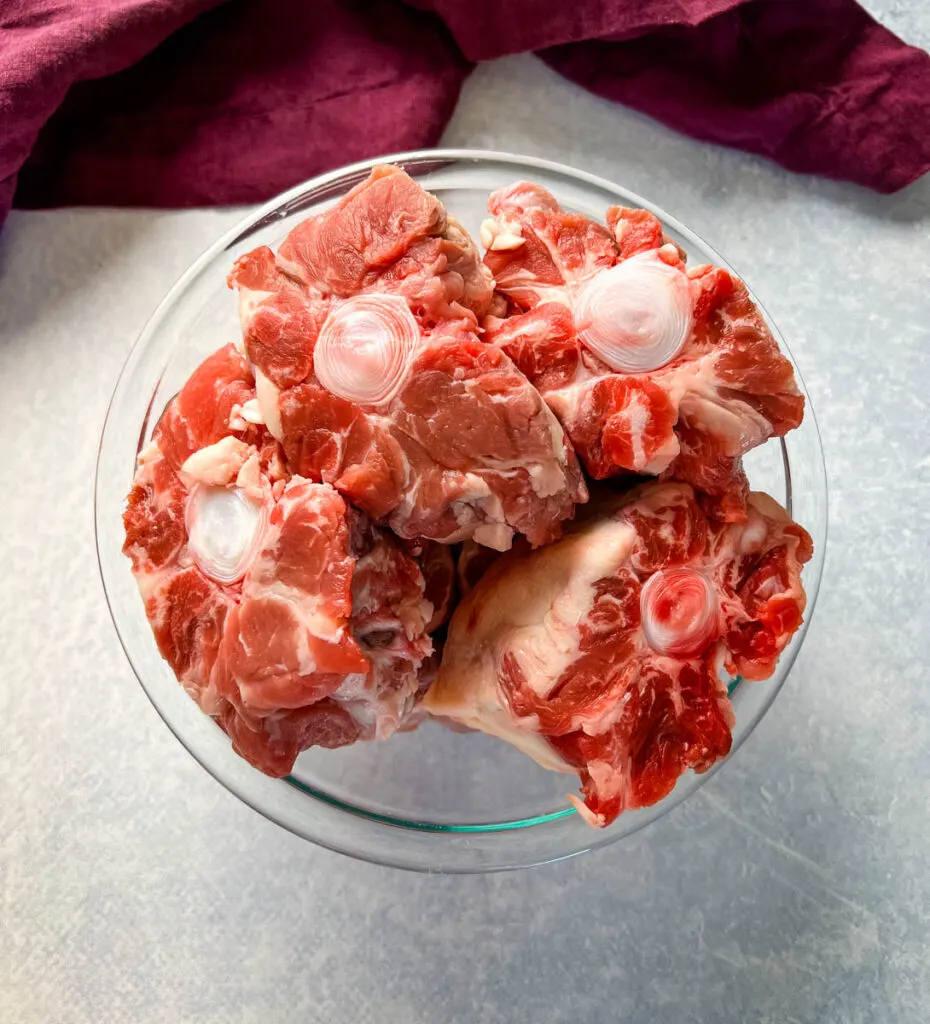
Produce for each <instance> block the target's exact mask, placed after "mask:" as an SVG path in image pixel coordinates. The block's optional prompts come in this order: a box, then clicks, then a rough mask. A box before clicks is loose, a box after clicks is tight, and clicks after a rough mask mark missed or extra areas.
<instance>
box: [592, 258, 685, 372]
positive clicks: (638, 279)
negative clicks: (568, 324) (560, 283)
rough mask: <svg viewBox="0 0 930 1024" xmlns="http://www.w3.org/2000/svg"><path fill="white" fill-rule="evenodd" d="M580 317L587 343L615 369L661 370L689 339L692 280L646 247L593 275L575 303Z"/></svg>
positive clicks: (620, 370)
mask: <svg viewBox="0 0 930 1024" xmlns="http://www.w3.org/2000/svg"><path fill="white" fill-rule="evenodd" d="M575 321H576V323H577V325H578V328H579V334H578V339H579V340H580V341H581V343H582V344H583V345H584V346H585V347H587V348H589V349H590V350H591V351H592V352H593V353H594V354H595V355H596V356H598V357H600V358H601V359H603V360H604V362H605V363H606V364H607V365H608V366H609V367H610V368H611V369H612V370H618V371H619V372H621V373H647V372H648V371H649V370H657V369H659V367H660V366H665V364H666V363H669V362H671V361H672V360H673V359H674V358H675V356H677V355H678V353H679V352H680V351H681V349H682V347H683V346H684V343H685V342H686V341H687V340H688V334H689V333H690V331H691V294H690V291H689V288H688V280H687V278H686V277H685V276H684V275H683V274H682V273H681V271H680V270H678V269H676V268H675V267H670V266H669V265H668V264H667V263H665V262H663V261H662V260H661V259H659V258H658V257H657V256H656V255H655V254H654V253H649V252H645V253H640V254H639V255H638V256H633V257H631V258H630V259H628V260H624V261H623V263H618V264H617V265H616V266H615V267H611V268H610V270H605V271H603V272H602V273H600V274H597V275H595V276H594V277H593V278H591V279H590V280H589V281H588V283H587V284H586V285H585V287H584V288H583V290H582V292H581V295H580V297H579V299H578V302H577V304H576V306H575Z"/></svg>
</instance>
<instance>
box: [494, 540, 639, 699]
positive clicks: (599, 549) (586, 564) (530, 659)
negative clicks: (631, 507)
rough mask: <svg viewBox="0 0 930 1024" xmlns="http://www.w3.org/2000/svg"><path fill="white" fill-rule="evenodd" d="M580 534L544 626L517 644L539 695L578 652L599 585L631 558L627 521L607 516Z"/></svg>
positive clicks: (519, 658) (515, 649)
mask: <svg viewBox="0 0 930 1024" xmlns="http://www.w3.org/2000/svg"><path fill="white" fill-rule="evenodd" d="M578 537H579V538H580V540H581V542H580V543H578V544H576V545H574V557H573V564H572V567H571V572H570V575H569V576H568V579H564V578H563V579H561V580H560V583H561V587H560V589H559V590H558V592H557V594H556V597H555V599H554V600H553V601H552V603H551V605H550V607H549V610H548V612H546V613H545V615H544V616H543V619H542V622H543V628H542V629H539V628H538V627H536V628H532V627H531V628H530V629H527V630H523V631H521V633H522V636H520V639H519V640H518V641H517V642H516V643H514V645H513V653H514V655H515V657H516V660H517V662H518V664H519V665H520V667H521V669H522V670H523V672H524V675H525V676H526V680H527V683H528V684H529V686H530V687H531V688H532V689H533V690H534V691H535V692H536V693H537V694H538V695H539V696H540V697H546V696H547V695H548V693H549V690H550V689H551V688H552V687H553V686H554V685H555V683H556V681H557V680H558V678H559V676H561V675H562V673H563V672H564V671H565V670H566V669H567V668H568V666H569V665H571V663H572V662H573V661H574V660H575V659H576V658H577V657H578V642H579V638H580V626H581V623H582V622H583V621H584V619H585V617H586V616H587V615H588V613H589V612H590V610H591V605H592V604H593V600H594V584H595V583H596V582H597V581H598V580H600V579H603V578H604V577H605V576H611V575H612V574H613V573H615V572H616V571H617V569H618V568H619V567H620V566H621V565H623V564H624V563H625V562H626V561H627V559H628V558H629V555H630V552H631V550H632V548H633V543H634V541H635V537H636V534H635V531H634V530H633V528H632V527H631V526H629V525H628V524H626V523H618V522H616V521H614V520H607V521H604V522H601V523H597V524H596V525H594V526H592V527H591V528H590V529H588V530H586V531H585V532H584V533H583V534H579V535H578ZM572 539H574V538H572Z"/></svg>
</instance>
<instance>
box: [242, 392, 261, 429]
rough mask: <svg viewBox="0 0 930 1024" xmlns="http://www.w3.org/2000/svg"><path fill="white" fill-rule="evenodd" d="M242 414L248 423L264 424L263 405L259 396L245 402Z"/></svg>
mask: <svg viewBox="0 0 930 1024" xmlns="http://www.w3.org/2000/svg"><path fill="white" fill-rule="evenodd" d="M240 415H241V416H242V418H243V419H244V420H245V421H246V423H256V424H258V425H259V426H262V425H264V422H265V417H264V416H263V415H262V410H261V406H260V405H259V404H258V399H257V398H250V399H249V400H248V401H247V402H243V404H242V407H241V409H240Z"/></svg>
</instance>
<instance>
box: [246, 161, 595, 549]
mask: <svg viewBox="0 0 930 1024" xmlns="http://www.w3.org/2000/svg"><path fill="white" fill-rule="evenodd" d="M230 284H231V285H234V286H236V287H237V288H238V289H239V295H240V317H241V321H242V328H243V334H244V337H245V348H246V355H247V357H248V359H249V361H250V363H251V364H252V367H253V369H254V371H255V378H256V382H257V396H258V404H259V406H260V409H261V418H262V420H263V422H264V423H265V424H266V425H267V427H268V430H269V431H270V432H271V433H272V434H273V435H274V436H275V437H277V438H278V439H280V441H281V443H282V445H283V448H284V451H285V453H286V456H287V460H288V463H289V465H290V468H291V470H292V471H293V472H295V473H298V474H299V475H301V476H304V477H307V478H308V479H312V480H317V481H324V482H326V483H331V484H332V485H333V486H334V487H335V488H336V490H338V491H339V492H340V493H341V494H342V495H343V496H344V497H345V498H346V499H347V500H348V501H350V502H351V503H352V504H353V505H355V506H357V507H358V508H360V509H361V510H363V511H364V512H366V513H368V514H369V515H371V516H372V517H373V518H374V519H376V520H377V521H378V522H379V523H384V524H386V525H389V526H390V527H391V528H392V529H393V531H394V532H395V533H397V534H398V535H399V536H400V537H404V538H408V539H415V538H418V537H426V538H430V539H432V540H437V541H441V542H443V543H454V542H456V541H460V540H465V539H469V538H475V539H476V540H479V541H481V542H482V543H484V544H486V545H488V546H491V547H495V548H498V549H501V550H504V549H506V548H507V547H509V546H510V543H511V539H512V537H513V535H514V533H519V534H524V535H526V536H527V537H529V539H530V540H531V542H532V543H533V544H534V545H536V544H543V543H546V542H547V541H549V540H552V539H553V538H555V537H557V536H558V535H559V533H560V524H561V522H562V520H564V519H566V518H568V517H570V516H571V515H572V513H573V511H574V507H575V504H576V502H580V501H584V500H586V497H587V491H586V488H585V485H584V481H583V479H582V476H581V471H580V468H579V466H578V462H577V459H576V457H575V454H574V452H573V451H572V449H571V446H570V445H569V443H568V441H567V439H566V438H565V436H564V433H563V431H562V429H561V427H560V426H559V424H558V421H557V420H556V419H555V417H554V416H553V415H552V413H551V412H550V410H549V408H548V407H547V405H546V403H545V402H544V401H543V400H542V399H541V397H540V395H539V393H538V391H537V390H536V389H535V388H534V387H532V386H531V385H530V384H529V382H528V381H527V380H526V378H525V377H524V375H523V374H522V373H521V372H520V371H519V370H518V369H517V368H516V367H515V366H514V365H513V363H512V362H511V360H510V359H509V358H508V357H507V355H506V354H505V353H504V352H503V350H502V349H496V348H494V347H493V346H488V345H485V344H483V343H482V342H481V341H480V340H479V338H478V334H477V330H478V318H479V317H481V316H483V315H484V313H485V312H486V311H487V309H488V306H489V303H490V300H491V279H490V275H489V273H488V271H487V269H486V268H485V267H484V266H483V265H482V264H481V263H480V261H479V259H478V253H477V249H476V248H475V246H474V245H473V243H472V242H471V240H470V239H469V238H468V236H467V235H466V234H465V232H464V231H463V230H462V229H461V228H460V227H459V226H458V225H457V224H456V223H455V222H454V221H453V220H452V218H450V217H448V216H447V215H446V213H445V211H444V210H443V208H442V205H441V204H440V203H439V201H438V200H437V199H436V198H435V197H433V196H431V195H429V193H427V192H425V191H424V190H423V189H422V188H420V187H419V186H418V185H417V184H416V183H415V182H413V181H412V179H410V178H409V177H408V176H407V175H406V174H404V173H403V172H402V171H399V170H397V169H396V168H391V167H381V168H377V169H376V170H375V171H374V172H373V173H372V175H371V177H370V178H369V179H368V180H367V181H365V182H363V183H362V184H361V185H359V186H358V187H357V188H355V189H353V191H352V192H351V193H349V194H348V195H347V196H346V197H345V198H344V199H343V200H341V201H340V203H338V204H337V205H336V206H335V207H333V208H332V209H330V210H328V211H327V212H326V213H323V214H321V215H319V216H316V217H312V218H310V219H309V220H307V221H305V222H304V223H302V224H300V225H298V226H297V227H296V228H295V229H294V230H293V231H292V232H291V234H290V235H289V236H288V238H287V239H286V240H285V242H284V243H283V244H282V245H281V247H280V250H279V252H278V255H277V257H275V255H274V253H272V251H271V250H270V249H268V248H260V249H256V250H255V251H253V252H251V253H249V254H247V255H246V256H243V257H242V258H240V259H239V261H238V262H237V263H236V266H235V268H234V269H233V272H232V273H231V275H230Z"/></svg>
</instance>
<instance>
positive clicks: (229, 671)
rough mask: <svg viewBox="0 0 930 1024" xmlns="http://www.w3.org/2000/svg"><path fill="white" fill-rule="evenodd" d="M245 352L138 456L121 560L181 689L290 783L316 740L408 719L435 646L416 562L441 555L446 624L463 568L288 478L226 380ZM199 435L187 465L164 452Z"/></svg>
mask: <svg viewBox="0 0 930 1024" xmlns="http://www.w3.org/2000/svg"><path fill="white" fill-rule="evenodd" d="M237 355H238V354H237V353H236V351H235V349H231V348H226V349H222V350H220V352H218V353H215V354H214V355H213V356H210V357H209V358H208V359H207V360H206V361H205V362H204V364H202V366H201V367H200V368H199V369H198V370H197V371H195V373H194V374H193V376H192V377H191V379H190V381H189V382H188V384H187V385H185V387H184V388H183V389H182V391H181V392H180V394H179V395H178V396H177V397H176V398H175V399H174V400H173V401H172V402H171V403H169V406H168V408H167V409H166V410H165V413H164V415H163V417H162V420H161V421H160V423H159V425H158V427H157V428H156V430H155V433H154V438H155V440H154V441H153V443H152V444H151V445H150V446H149V447H148V448H146V450H145V451H144V452H143V453H142V456H141V457H140V465H139V470H138V472H137V474H136V479H135V482H134V486H133V489H132V491H131V493H130V495H129V498H128V501H127V508H126V512H125V514H124V525H125V530H126V542H125V545H124V551H125V552H126V554H127V555H129V557H130V558H131V559H132V563H133V571H134V574H135V576H136V579H137V582H138V584H139V588H140V591H141V593H142V596H143V599H144V600H145V607H146V614H147V615H148V618H149V621H150V623H151V625H152V630H153V633H154V635H155V639H156V642H157V644H158V647H159V650H160V651H161V653H162V655H163V657H164V658H165V659H166V661H167V662H168V664H169V665H170V666H171V668H172V669H173V671H174V672H175V674H176V675H177V677H178V679H179V680H180V681H181V683H182V684H183V685H184V687H185V688H186V689H187V691H188V692H189V693H190V695H191V696H192V697H193V698H194V699H195V700H196V701H197V702H198V704H199V705H200V707H201V708H202V709H203V710H204V711H205V712H206V713H208V714H210V715H213V716H214V717H215V718H216V719H217V721H218V722H219V723H220V724H221V725H222V726H223V728H224V729H225V730H226V732H227V733H228V734H229V735H230V737H231V739H232V741H233V745H234V747H235V749H236V750H237V751H238V752H239V753H240V754H242V755H243V756H244V757H246V758H247V759H248V760H249V761H251V762H252V763H253V764H254V765H255V766H256V767H258V768H260V769H262V770H263V771H265V772H268V773H269V774H273V775H284V774H287V773H288V772H289V771H290V770H291V768H292V766H293V763H294V759H295V758H296V757H297V755H298V754H299V753H300V751H301V750H303V749H306V748H307V747H308V746H314V745H315V746H341V745H344V744H346V743H351V742H354V741H355V740H356V739H372V738H380V737H384V736H388V735H390V734H391V733H392V732H394V731H395V730H396V729H398V728H401V727H402V726H403V725H404V724H405V722H406V720H407V718H408V716H409V715H410V712H411V711H412V710H413V707H414V705H415V703H416V702H417V701H418V700H419V698H420V696H421V695H422V690H423V681H422V680H421V677H420V673H421V668H423V667H424V666H425V665H427V663H428V662H429V659H430V656H431V654H432V650H433V648H432V642H431V640H430V638H429V636H428V635H427V626H428V624H429V622H430V620H431V619H433V617H434V609H433V605H432V604H431V602H430V599H429V598H428V597H427V595H426V588H427V581H426V579H425V578H424V574H423V572H421V570H420V567H419V564H418V562H417V559H416V557H415V555H416V554H421V555H427V554H428V555H429V561H430V566H431V567H430V570H429V571H430V577H431V586H432V588H433V592H434V593H435V594H436V595H437V596H438V597H439V599H440V600H441V601H443V602H445V606H444V607H442V608H440V609H438V613H439V614H440V615H444V614H446V613H447V611H448V602H449V597H448V594H447V592H446V590H447V588H448V587H451V576H452V568H451V560H450V561H449V562H448V563H446V562H445V561H444V560H443V559H442V558H441V557H438V558H437V556H436V555H435V552H433V550H432V545H429V544H428V543H425V542H424V543H423V544H421V545H419V546H412V548H411V550H406V549H405V548H404V547H403V545H402V543H401V542H400V541H398V540H396V539H395V538H393V537H392V536H391V535H390V534H388V533H387V532H386V531H384V530H382V529H379V528H377V527H375V526H373V525H372V524H371V522H370V521H369V520H368V518H367V517H366V516H365V515H364V514H362V513H360V512H357V511H355V510H353V509H351V508H349V507H347V506H346V503H345V501H344V500H343V498H342V497H340V495H339V494H338V493H337V492H336V491H334V490H333V489H332V488H331V487H330V486H328V485H326V484H320V483H314V482H312V481H309V480H305V479H303V478H301V477H299V476H291V477H288V478H287V479H285V470H284V466H283V462H282V460H281V457H280V452H279V451H278V446H277V443H276V442H275V441H274V440H273V439H272V438H270V437H269V435H267V434H266V433H265V431H264V428H263V427H261V426H259V425H256V424H251V423H248V421H245V420H243V419H242V412H243V409H245V411H246V414H248V411H249V408H248V407H249V403H250V402H254V385H253V384H252V382H251V379H250V378H249V377H248V376H247V368H246V371H245V373H242V374H240V375H239V376H235V377H234V378H230V377H229V376H226V377H222V376H219V375H216V376H213V375H214V374H215V373H216V371H217V369H218V368H221V367H225V368H227V369H228V368H229V367H232V366H236V365H237V363H236V358H235V356H237ZM240 369H241V367H240ZM211 376H212V379H213V380H214V381H215V386H214V387H212V388H211V387H207V386H205V382H208V381H209V380H210V379H211ZM231 379H234V382H235V389H234V392H233V391H232V390H231V387H232V385H231V383H230V381H231ZM233 398H235V400H234V401H233V400H232V399H233ZM224 420H225V427H224V426H223V423H224ZM224 431H225V432H224ZM217 435H221V436H217ZM245 436H247V437H248V438H249V439H250V440H251V441H253V442H254V443H251V444H250V443H248V442H247V441H246V440H244V437H245ZM179 438H180V439H181V441H180V442H179V440H178V439H179ZM198 440H199V441H203V442H208V443H207V444H206V445H205V447H202V448H200V449H199V450H196V451H191V452H189V453H188V454H187V455H186V457H185V458H184V460H183V462H181V463H180V465H175V464H172V461H171V460H169V458H168V457H167V454H166V453H165V452H163V450H162V448H161V445H162V443H165V444H166V446H167V447H168V449H169V451H170V452H171V453H172V454H173V456H174V463H177V462H178V461H179V459H180V455H179V452H180V453H182V454H183V453H184V452H186V451H187V450H188V449H189V448H190V447H192V445H193V444H194V443H195V442H196V441H198ZM444 580H445V582H444ZM428 667H429V669H430V671H433V667H432V666H431V665H429V666H428Z"/></svg>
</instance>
